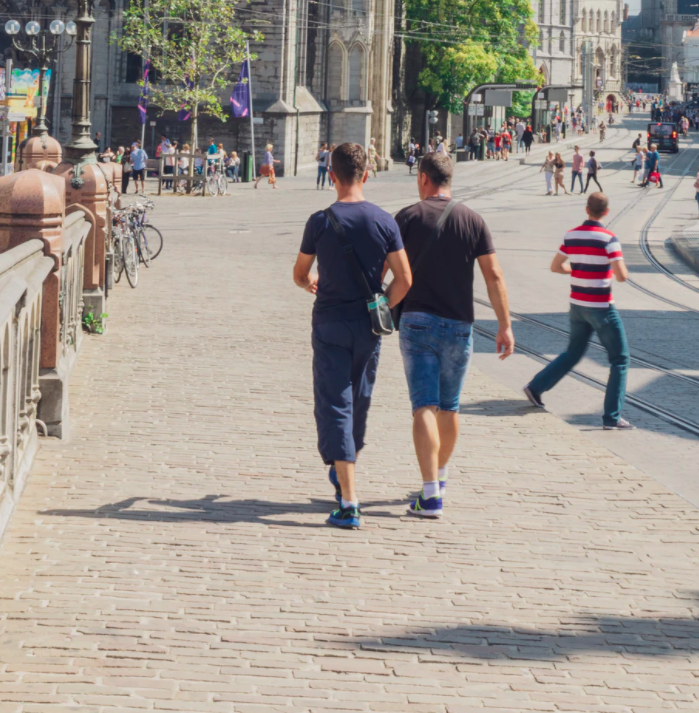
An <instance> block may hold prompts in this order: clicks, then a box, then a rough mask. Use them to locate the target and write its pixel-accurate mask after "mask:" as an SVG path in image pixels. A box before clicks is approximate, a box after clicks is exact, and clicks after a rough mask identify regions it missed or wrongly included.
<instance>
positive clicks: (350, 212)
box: [293, 143, 424, 529]
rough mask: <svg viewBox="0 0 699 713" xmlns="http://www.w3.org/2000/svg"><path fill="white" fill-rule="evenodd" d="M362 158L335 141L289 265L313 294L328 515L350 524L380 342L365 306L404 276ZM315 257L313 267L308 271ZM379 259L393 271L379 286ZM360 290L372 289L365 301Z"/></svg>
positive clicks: (395, 292) (393, 290)
mask: <svg viewBox="0 0 699 713" xmlns="http://www.w3.org/2000/svg"><path fill="white" fill-rule="evenodd" d="M423 160H424V159H423ZM367 165H368V162H367V155H366V152H365V151H364V149H363V148H362V147H361V146H360V145H359V144H351V143H345V144H341V145H340V146H338V147H337V148H336V149H335V151H333V156H332V167H333V170H332V180H333V182H334V183H335V188H336V190H337V202H335V203H333V205H332V206H331V207H330V208H328V209H327V210H325V211H319V212H318V213H314V214H313V215H312V216H311V217H310V218H309V220H308V222H307V223H306V228H305V230H304V234H303V241H302V243H301V249H300V251H299V254H298V257H297V259H296V264H295V266H294V271H293V275H294V282H295V283H296V285H298V287H301V288H302V289H304V290H306V291H307V292H310V293H311V294H313V295H315V296H316V300H315V304H314V306H313V317H312V338H311V344H312V348H313V393H314V400H315V411H314V413H315V420H316V426H317V430H318V450H319V452H320V456H321V458H322V459H323V462H324V463H325V464H326V465H328V466H330V470H329V473H328V477H329V480H330V482H331V484H332V485H333V487H334V489H335V499H336V500H337V502H338V507H337V509H335V510H333V511H332V513H331V514H330V517H329V518H328V523H329V524H331V525H335V526H337V527H341V528H351V529H356V528H358V527H359V526H360V525H361V511H360V509H359V500H358V498H357V491H356V487H355V477H354V476H355V473H354V468H355V462H356V460H357V454H358V453H359V452H360V451H361V449H362V448H363V446H364V437H365V432H366V421H367V415H368V412H369V407H370V404H371V396H372V391H373V388H374V382H375V379H376V370H377V367H378V362H379V351H380V349H381V336H380V335H378V334H376V333H374V331H373V329H372V319H371V315H370V311H369V310H371V309H374V310H375V309H376V306H377V303H378V302H382V301H383V302H385V301H387V302H388V304H389V305H390V306H394V305H396V304H397V303H398V302H400V301H401V300H402V299H403V297H405V295H406V293H407V292H408V289H409V288H410V284H411V275H410V266H409V264H408V258H407V255H406V253H405V250H404V248H403V241H402V239H401V235H400V231H399V230H398V226H397V225H396V221H395V220H394V219H393V218H392V217H391V215H390V214H389V213H386V212H385V211H384V210H382V209H381V208H379V207H378V206H375V205H373V204H372V203H369V202H368V201H366V200H365V199H364V195H363V186H364V183H366V181H367V179H368V177H369V171H368V169H367ZM316 259H317V260H318V274H314V273H311V268H312V267H313V263H314V262H315V260H316ZM385 262H388V265H389V267H390V269H391V271H392V273H393V276H394V279H393V282H392V283H391V284H390V285H389V286H388V288H387V290H386V292H385V293H384V294H381V293H382V287H381V284H382V276H383V268H384V263H385ZM367 290H368V291H370V292H372V293H373V297H372V301H369V300H368V299H367Z"/></svg>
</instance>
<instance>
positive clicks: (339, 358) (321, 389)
mask: <svg viewBox="0 0 699 713" xmlns="http://www.w3.org/2000/svg"><path fill="white" fill-rule="evenodd" d="M311 342H312V345H313V394H314V397H315V411H314V413H315V418H316V426H317V428H318V451H319V452H320V457H321V458H322V459H323V461H324V462H325V463H326V464H328V465H329V464H331V463H334V462H335V461H336V460H341V461H349V462H350V463H354V462H355V461H356V460H357V453H359V451H360V450H361V449H362V448H363V447H364V434H365V432H366V420H367V415H368V413H369V406H370V405H371V393H372V391H373V389H374V382H375V381H376V369H377V368H378V365H379V352H380V350H381V338H380V337H377V336H376V335H375V334H374V333H373V332H372V331H371V321H370V320H369V315H368V314H367V316H366V318H364V319H360V320H356V321H353V322H325V323H321V324H314V325H313V336H312V340H311Z"/></svg>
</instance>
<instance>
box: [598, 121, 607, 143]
mask: <svg viewBox="0 0 699 713" xmlns="http://www.w3.org/2000/svg"><path fill="white" fill-rule="evenodd" d="M606 135H607V127H606V126H605V124H604V122H603V121H600V124H599V142H600V143H602V142H603V141H604V137H605V136H606Z"/></svg>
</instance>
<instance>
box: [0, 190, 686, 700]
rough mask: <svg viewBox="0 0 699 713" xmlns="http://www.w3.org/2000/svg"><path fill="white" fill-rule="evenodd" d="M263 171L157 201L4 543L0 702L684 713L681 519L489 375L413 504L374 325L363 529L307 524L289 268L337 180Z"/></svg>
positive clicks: (300, 331) (393, 374)
mask: <svg viewBox="0 0 699 713" xmlns="http://www.w3.org/2000/svg"><path fill="white" fill-rule="evenodd" d="M282 185H283V186H284V189H283V190H280V191H275V192H272V191H270V190H266V189H265V190H263V189H262V187H261V189H260V190H258V191H253V190H251V188H250V187H249V186H242V187H240V192H238V193H236V195H235V196H234V197H232V198H230V199H221V200H219V201H213V200H211V201H206V202H205V203H204V202H203V200H196V199H179V200H177V199H170V198H168V199H164V200H161V201H160V202H159V206H158V210H157V214H156V221H157V223H158V224H159V225H163V226H164V227H165V228H166V230H165V233H166V241H167V242H166V246H165V250H164V251H163V254H162V256H161V257H159V258H158V260H156V261H155V262H154V263H153V266H152V267H151V269H150V270H149V271H145V270H144V271H143V273H142V275H141V280H140V283H139V286H138V289H137V290H130V289H129V288H128V286H126V285H122V284H120V285H118V286H117V288H116V289H115V290H114V292H113V293H112V297H111V298H110V303H109V315H110V316H109V327H108V332H107V334H106V335H105V336H104V337H101V338H100V337H92V338H89V339H87V340H86V341H85V346H84V351H83V353H82V354H81V358H80V363H79V365H78V368H77V371H76V373H75V377H74V379H73V382H72V384H71V390H72V392H71V398H72V403H71V408H72V419H73V436H72V440H71V441H70V442H67V443H60V442H49V443H44V445H43V447H42V449H41V452H40V454H39V457H38V461H37V463H36V466H35V468H34V471H33V473H32V476H31V479H30V482H29V485H28V487H27V490H26V492H25V494H24V496H23V498H22V500H21V501H20V504H19V507H18V509H17V511H16V512H15V514H14V516H13V519H12V522H11V525H10V527H9V530H8V532H7V534H6V535H5V538H4V540H3V542H2V547H1V548H0V573H1V575H0V576H1V579H0V713H64V712H68V711H70V712H71V713H88V712H89V713H110V712H112V711H122V712H124V711H128V712H134V713H135V712H136V711H138V712H141V711H144V710H145V711H148V710H155V711H185V712H187V713H194V712H198V711H203V712H205V713H274V712H278V711H283V712H284V713H301V712H305V713H311V712H313V713H321V712H324V711H328V710H333V711H395V712H406V711H410V712H411V713H412V712H415V713H470V712H471V711H490V712H491V713H497V712H498V711H507V712H508V713H514V712H517V713H519V712H521V711H566V712H568V713H582V712H583V711H585V712H589V711H595V712H599V713H650V712H653V713H656V712H658V711H666V710H687V711H696V710H698V709H699V666H698V665H697V658H698V657H697V653H699V623H698V621H697V614H698V613H699V601H698V598H699V592H697V583H696V582H697V579H696V572H697V567H698V566H699V542H698V540H697V529H698V527H699V512H698V511H697V510H696V509H695V508H693V507H692V506H691V505H689V504H688V503H687V502H686V501H685V500H682V499H681V498H679V497H678V496H676V495H675V494H673V493H672V492H670V491H669V490H667V489H666V488H665V487H664V486H662V485H660V484H659V483H657V482H656V481H655V480H652V479H651V478H650V477H648V476H647V475H645V474H644V473H642V472H641V471H640V470H638V469H636V468H635V467H633V466H631V465H629V464H628V463H627V462H626V461H625V460H623V459H621V458H620V457H619V456H616V455H614V454H613V453H612V452H611V451H609V450H607V449H606V448H604V447H603V446H602V445H599V444H598V443H596V442H595V441H593V440H591V439H590V438H589V437H588V436H587V435H586V434H584V433H581V432H580V431H579V430H578V429H576V428H574V427H573V426H570V425H568V424H566V423H565V422H563V421H561V420H559V419H558V418H556V417H555V416H553V415H551V414H548V413H544V412H533V411H532V410H531V409H530V408H528V407H527V405H526V404H525V403H524V401H523V400H522V398H520V396H519V395H518V394H516V393H515V392H513V391H511V390H510V389H509V388H507V387H505V386H503V385H502V384H501V383H500V382H499V381H497V380H494V379H493V378H492V377H491V376H488V375H486V374H485V373H484V372H482V371H478V370H477V369H475V370H474V371H473V372H472V374H471V375H470V377H469V380H468V386H467V390H466V392H465V394H464V397H463V400H462V413H463V418H462V428H463V430H462V438H461V441H460V443H459V445H458V447H457V452H456V455H455V458H454V461H453V469H452V479H451V482H450V486H449V499H448V503H447V506H446V509H445V517H444V519H443V520H442V521H439V522H426V521H420V520H414V519H411V518H410V517H408V516H406V515H405V514H404V513H405V507H406V501H407V499H408V497H409V495H410V494H411V493H412V492H414V490H415V488H416V487H417V486H418V476H417V469H416V465H415V459H414V456H413V454H412V447H411V443H410V414H409V403H408V399H407V391H406V387H405V384H404V378H403V374H402V367H401V363H400V356H399V352H398V349H397V340H396V339H395V338H393V337H391V338H388V339H386V340H385V341H384V349H383V354H382V360H381V365H380V371H379V383H378V387H377V391H376V396H375V402H374V407H373V409H372V413H371V417H370V429H369V433H370V435H369V446H368V447H367V449H366V451H365V452H364V454H363V456H362V459H361V464H360V467H359V483H360V496H361V499H362V501H363V506H364V512H365V526H364V528H363V529H362V530H360V531H358V532H352V533H347V532H340V531H336V530H332V529H329V528H327V527H326V526H325V525H324V520H325V517H326V516H327V513H328V512H329V510H330V508H331V507H332V501H331V495H332V492H331V488H330V486H329V485H328V484H327V481H326V476H325V473H324V470H323V468H322V467H321V463H320V461H319V459H318V457H317V455H316V452H315V435H314V428H313V424H312V403H311V391H310V344H309V342H310V338H309V317H310V308H311V300H310V298H309V296H308V295H306V294H305V293H302V292H301V291H300V290H298V289H297V288H295V287H294V286H293V284H292V282H291V265H292V262H293V259H294V256H295V253H296V250H297V248H298V244H299V236H300V229H301V226H302V224H303V222H304V221H305V218H306V216H307V215H308V213H309V212H310V210H311V209H312V208H313V206H317V207H323V206H324V205H327V203H328V202H329V200H328V198H329V194H327V193H326V194H320V193H318V192H316V191H314V190H312V189H311V190H307V185H306V183H304V182H301V181H299V182H297V183H291V182H283V183H282ZM308 185H312V184H311V182H310V180H309V182H308ZM406 185H407V184H406ZM372 190H373V189H372ZM396 190H398V189H396ZM406 190H407V189H406ZM403 195H404V196H405V195H407V194H406V193H405V192H404V193H403ZM403 202H405V200H404V201H403ZM506 368H507V365H506V364H503V365H502V369H503V370H505V369H506ZM379 444H382V445H381V446H379Z"/></svg>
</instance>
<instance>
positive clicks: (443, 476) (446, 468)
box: [437, 465, 449, 482]
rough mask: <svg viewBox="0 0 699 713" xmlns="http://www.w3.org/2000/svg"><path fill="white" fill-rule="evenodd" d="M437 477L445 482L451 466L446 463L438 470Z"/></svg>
mask: <svg viewBox="0 0 699 713" xmlns="http://www.w3.org/2000/svg"><path fill="white" fill-rule="evenodd" d="M437 477H438V478H439V479H440V480H441V481H442V482H444V481H445V480H446V479H447V478H448V477H449V466H448V465H445V466H444V468H440V469H439V470H438V471H437Z"/></svg>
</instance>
